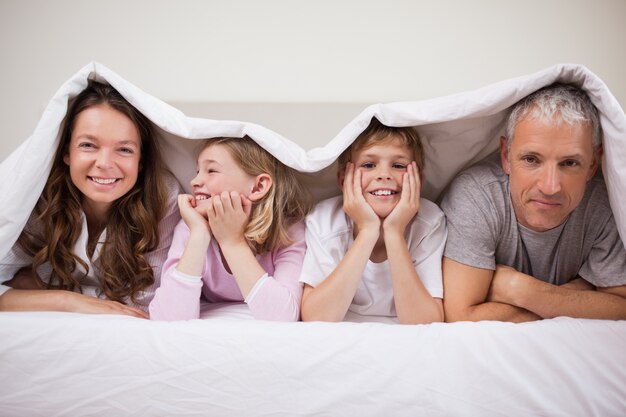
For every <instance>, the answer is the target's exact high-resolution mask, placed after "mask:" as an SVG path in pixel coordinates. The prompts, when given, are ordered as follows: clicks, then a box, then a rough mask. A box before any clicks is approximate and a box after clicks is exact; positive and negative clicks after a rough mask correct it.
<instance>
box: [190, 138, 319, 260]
mask: <svg viewBox="0 0 626 417" xmlns="http://www.w3.org/2000/svg"><path fill="white" fill-rule="evenodd" d="M212 145H223V146H225V147H226V149H228V152H229V153H230V154H231V156H232V157H233V159H234V160H235V162H236V163H237V165H239V167H241V169H243V171H244V172H245V173H246V174H248V175H251V176H257V175H260V174H268V175H269V176H270V177H271V178H272V186H271V187H270V189H269V191H268V192H267V194H266V195H265V196H264V197H263V198H262V199H261V200H260V201H257V202H255V203H254V204H253V205H252V213H250V221H249V222H248V225H247V226H246V229H245V231H244V237H245V238H246V241H247V242H248V245H249V246H250V248H252V250H253V251H254V252H255V253H257V254H262V253H265V252H268V251H272V250H275V249H277V248H278V247H279V246H284V245H289V244H291V243H292V240H291V238H290V236H289V234H288V228H289V226H291V225H292V224H294V223H296V222H298V221H300V220H302V219H304V216H306V214H307V213H308V211H309V209H310V208H311V201H310V198H309V196H308V194H307V193H306V192H304V190H303V189H302V188H301V187H300V184H299V183H298V180H297V179H296V175H295V172H294V170H293V169H291V168H289V167H287V166H286V165H285V164H283V163H282V162H280V161H279V160H278V159H276V158H275V157H274V156H272V155H271V154H270V153H269V152H267V151H266V150H265V149H263V148H262V147H261V146H259V145H258V144H257V143H256V142H255V141H254V140H253V139H252V138H250V137H248V136H245V137H243V138H231V137H219V138H211V139H207V140H206V141H204V143H203V145H202V147H201V149H200V151H202V150H204V149H206V148H207V147H209V146H212Z"/></svg>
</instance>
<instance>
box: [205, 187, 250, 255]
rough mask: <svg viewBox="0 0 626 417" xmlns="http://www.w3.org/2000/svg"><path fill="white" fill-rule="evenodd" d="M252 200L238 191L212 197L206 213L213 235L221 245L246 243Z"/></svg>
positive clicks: (225, 192)
mask: <svg viewBox="0 0 626 417" xmlns="http://www.w3.org/2000/svg"><path fill="white" fill-rule="evenodd" d="M251 212H252V202H251V201H250V200H249V199H248V198H247V197H245V196H243V195H241V194H239V193H238V192H236V191H231V192H230V193H229V192H227V191H224V192H223V193H222V194H220V195H216V196H213V197H211V199H210V201H209V202H208V204H207V208H206V213H207V216H208V219H209V226H210V228H211V232H212V233H213V236H214V237H215V239H216V240H217V243H219V245H220V246H222V247H223V246H224V245H233V244H240V243H244V244H245V238H244V231H245V229H246V226H247V225H248V222H249V221H250V213H251Z"/></svg>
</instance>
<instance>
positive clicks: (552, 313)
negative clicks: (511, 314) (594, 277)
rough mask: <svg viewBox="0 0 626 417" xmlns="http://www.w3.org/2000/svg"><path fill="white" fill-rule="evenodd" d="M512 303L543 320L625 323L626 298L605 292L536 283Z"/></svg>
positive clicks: (528, 286) (530, 282)
mask: <svg viewBox="0 0 626 417" xmlns="http://www.w3.org/2000/svg"><path fill="white" fill-rule="evenodd" d="M511 301H512V303H513V304H514V305H517V306H519V307H521V308H525V309H527V310H529V311H532V312H533V313H535V314H537V315H539V316H541V317H543V318H553V317H558V316H568V317H576V318H588V319H604V320H626V298H623V297H620V296H619V295H615V294H609V293H606V292H602V291H581V290H576V289H571V288H566V287H562V286H561V287H559V286H556V285H552V284H548V283H546V282H543V281H539V280H536V279H533V280H532V281H530V280H528V281H527V282H526V283H525V286H524V290H523V291H520V293H519V294H514V295H513V298H512V300H511Z"/></svg>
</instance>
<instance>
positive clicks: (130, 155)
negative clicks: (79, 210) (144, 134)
mask: <svg viewBox="0 0 626 417" xmlns="http://www.w3.org/2000/svg"><path fill="white" fill-rule="evenodd" d="M140 158H141V138H140V135H139V131H138V130H137V127H136V126H135V125H134V124H133V122H132V121H131V120H130V119H129V118H128V117H127V116H125V115H124V114H123V113H121V112H119V111H117V110H115V109H113V108H112V107H110V106H108V105H106V104H98V105H95V106H92V107H89V108H87V109H85V110H83V111H82V112H80V113H79V114H78V115H77V116H76V120H74V129H73V132H72V137H71V139H70V144H69V149H68V151H67V153H66V154H65V155H64V156H63V161H64V162H65V163H66V164H67V165H68V166H69V169H70V177H71V179H72V183H74V185H75V186H76V187H77V188H78V189H79V190H80V192H81V193H82V194H83V199H82V205H83V210H85V213H86V214H87V216H96V217H97V218H98V219H103V218H104V217H106V215H107V212H108V210H109V208H110V207H111V204H112V203H113V202H114V201H115V200H117V199H118V198H120V197H122V196H124V195H125V194H126V193H127V192H128V191H130V190H131V189H132V188H133V186H134V185H135V183H136V182H137V176H138V174H139V164H140Z"/></svg>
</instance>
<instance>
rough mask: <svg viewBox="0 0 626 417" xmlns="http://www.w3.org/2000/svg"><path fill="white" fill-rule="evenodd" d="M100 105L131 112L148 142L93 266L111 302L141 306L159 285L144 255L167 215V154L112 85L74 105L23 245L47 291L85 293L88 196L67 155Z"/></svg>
mask: <svg viewBox="0 0 626 417" xmlns="http://www.w3.org/2000/svg"><path fill="white" fill-rule="evenodd" d="M99 104H106V105H108V106H110V107H111V108H113V109H115V110H117V111H119V112H121V113H123V114H124V115H126V116H127V117H128V118H129V119H130V120H131V121H132V122H133V124H134V125H135V126H136V127H137V130H138V132H139V135H140V137H141V159H140V170H139V175H138V177H137V182H136V183H135V185H134V186H133V188H132V189H131V190H130V191H129V192H128V193H126V194H125V195H124V196H122V197H121V198H119V199H117V200H116V201H114V202H113V203H112V205H111V208H110V209H109V216H108V219H107V221H106V240H105V242H104V243H103V245H102V247H101V249H100V255H99V257H98V259H97V261H96V262H95V264H94V265H95V269H96V271H95V272H96V275H97V276H99V277H100V282H101V290H102V292H103V293H104V295H105V296H106V297H107V298H109V299H111V300H115V301H119V302H122V303H125V302H126V300H127V299H130V300H131V301H132V302H133V303H136V302H137V296H138V295H139V292H140V291H142V290H145V289H146V288H148V287H149V286H150V285H152V284H153V283H154V274H153V271H152V267H151V265H149V264H148V261H147V260H146V258H145V256H144V255H145V254H146V253H147V252H149V251H151V250H153V249H155V248H156V247H157V245H158V243H159V233H158V223H159V220H160V219H161V217H162V216H163V212H164V207H165V200H166V196H165V192H164V188H163V183H162V176H161V167H162V163H161V156H160V152H159V149H158V145H157V142H156V140H155V139H154V136H153V133H152V129H151V125H150V122H149V121H148V119H147V118H146V117H145V116H143V115H142V114H141V113H139V111H137V110H136V109H135V108H134V107H133V106H132V105H131V104H130V103H128V101H126V100H125V99H124V98H123V97H122V95H121V94H120V93H119V92H117V91H116V90H115V89H114V88H113V87H111V86H109V85H105V84H101V83H98V82H94V81H92V82H90V83H89V85H88V86H87V88H86V89H85V90H83V91H82V92H81V93H80V94H79V95H78V96H77V97H76V98H75V99H74V100H73V102H72V103H71V104H70V107H69V109H68V112H67V115H66V117H65V119H64V121H63V125H62V128H61V136H60V141H59V146H58V147H57V151H56V154H55V156H54V161H53V166H52V170H51V172H50V176H49V177H48V181H47V182H46V185H45V187H44V190H43V193H42V194H41V196H40V198H39V200H38V201H37V204H36V206H35V209H34V211H33V213H32V214H31V219H30V221H29V225H30V226H28V227H27V228H25V229H24V230H23V231H22V234H21V235H20V237H19V239H18V244H19V245H20V246H21V247H22V249H23V250H24V251H25V252H26V253H28V254H30V255H31V256H32V257H33V264H32V268H33V273H34V274H35V276H36V277H37V278H38V279H39V280H40V281H41V286H42V287H47V288H49V289H53V288H54V289H65V290H70V291H74V290H80V289H81V285H80V279H81V277H80V276H76V275H77V274H76V273H75V272H76V268H77V264H80V265H82V267H83V268H84V269H85V270H87V269H88V266H87V265H86V263H85V262H84V261H83V260H82V259H80V258H79V257H78V256H77V255H76V254H75V253H74V246H75V245H76V242H77V240H78V238H79V236H80V234H81V231H82V230H81V229H82V220H81V213H82V209H81V201H82V194H81V192H80V191H79V190H78V189H77V188H76V186H75V185H74V184H73V183H72V180H71V178H70V173H69V167H68V166H67V165H66V164H65V163H64V162H63V156H64V155H66V154H67V153H68V148H69V143H70V139H71V137H72V130H73V128H74V122H75V120H76V117H77V116H78V114H79V113H80V112H82V111H83V110H85V109H87V108H89V107H92V106H95V105H99ZM46 262H48V263H49V264H50V266H51V268H52V273H51V275H50V277H49V279H47V280H45V279H43V278H42V277H40V276H39V274H38V273H37V269H38V267H40V266H41V265H43V264H44V263H46Z"/></svg>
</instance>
